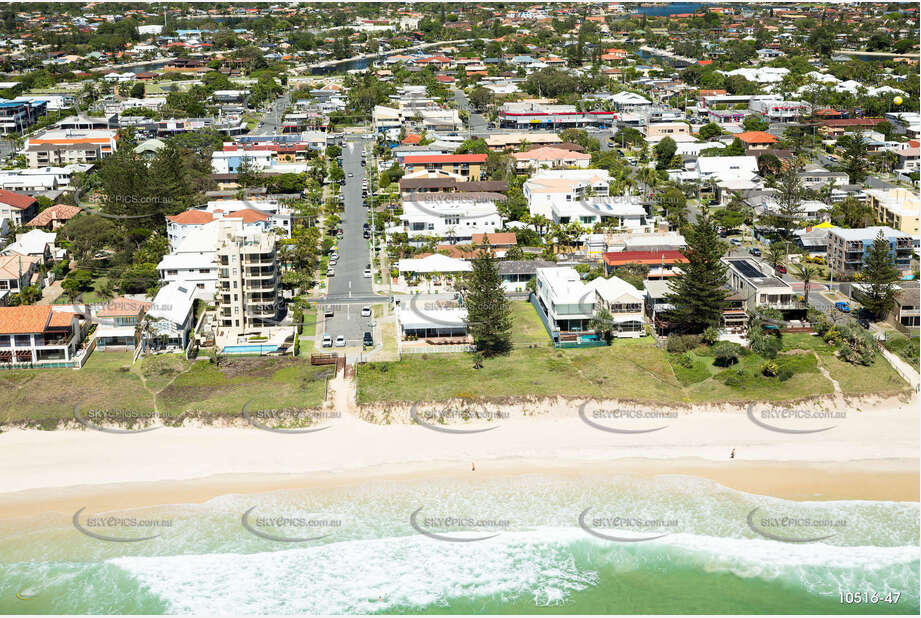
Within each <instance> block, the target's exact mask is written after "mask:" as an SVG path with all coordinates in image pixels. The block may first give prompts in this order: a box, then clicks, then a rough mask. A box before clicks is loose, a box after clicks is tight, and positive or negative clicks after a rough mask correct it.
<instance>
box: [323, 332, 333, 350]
mask: <svg viewBox="0 0 921 618" xmlns="http://www.w3.org/2000/svg"><path fill="white" fill-rule="evenodd" d="M321 346H322V347H324V348H331V347H333V338H332V337H330V336H329V335H323V343H322V344H321Z"/></svg>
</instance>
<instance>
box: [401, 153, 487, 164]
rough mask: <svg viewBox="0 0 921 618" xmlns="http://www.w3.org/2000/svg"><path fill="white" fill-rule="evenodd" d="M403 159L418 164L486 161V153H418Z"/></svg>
mask: <svg viewBox="0 0 921 618" xmlns="http://www.w3.org/2000/svg"><path fill="white" fill-rule="evenodd" d="M405 161H406V163H418V164H420V165H425V164H427V163H486V155H484V154H466V155H419V156H415V157H406V159H405Z"/></svg>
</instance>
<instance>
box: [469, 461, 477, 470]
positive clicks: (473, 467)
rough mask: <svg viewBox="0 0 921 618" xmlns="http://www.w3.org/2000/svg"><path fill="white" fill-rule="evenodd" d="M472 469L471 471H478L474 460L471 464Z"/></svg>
mask: <svg viewBox="0 0 921 618" xmlns="http://www.w3.org/2000/svg"><path fill="white" fill-rule="evenodd" d="M470 471H471V472H476V462H475V461H474V462H473V463H471V464H470Z"/></svg>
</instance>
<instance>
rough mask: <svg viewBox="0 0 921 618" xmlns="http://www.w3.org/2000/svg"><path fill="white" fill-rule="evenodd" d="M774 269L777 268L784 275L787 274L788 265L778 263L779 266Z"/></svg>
mask: <svg viewBox="0 0 921 618" xmlns="http://www.w3.org/2000/svg"><path fill="white" fill-rule="evenodd" d="M774 270H776V271H777V272H779V273H780V274H782V275H786V274H787V267H786V266H784V265H783V264H778V265H777V268H775V269H774Z"/></svg>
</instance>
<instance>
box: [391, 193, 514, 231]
mask: <svg viewBox="0 0 921 618" xmlns="http://www.w3.org/2000/svg"><path fill="white" fill-rule="evenodd" d="M499 229H502V217H501V215H499V209H498V207H497V206H496V200H495V199H493V198H490V197H487V196H481V195H479V194H476V193H468V194H463V193H460V194H444V193H426V194H413V195H412V196H410V198H409V199H407V200H404V202H403V214H402V215H400V223H399V224H397V225H394V226H391V227H390V228H388V229H387V231H386V232H387V235H388V236H390V235H392V234H394V233H400V232H403V233H406V234H407V235H408V236H409V239H410V241H411V242H412V241H414V240H417V239H420V238H421V237H425V236H434V237H437V238H441V239H444V240H447V241H449V242H452V243H460V242H469V241H472V240H473V236H474V234H494V233H495V232H496V230H499Z"/></svg>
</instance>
